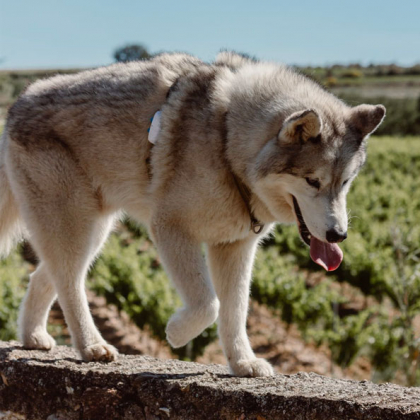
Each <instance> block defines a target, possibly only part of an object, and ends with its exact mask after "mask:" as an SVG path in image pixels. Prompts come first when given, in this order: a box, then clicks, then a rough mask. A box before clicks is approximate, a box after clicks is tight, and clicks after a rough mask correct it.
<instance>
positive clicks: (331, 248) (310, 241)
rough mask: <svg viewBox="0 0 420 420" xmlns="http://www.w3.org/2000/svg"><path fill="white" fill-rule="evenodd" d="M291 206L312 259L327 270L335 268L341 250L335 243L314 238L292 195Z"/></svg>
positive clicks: (341, 259)
mask: <svg viewBox="0 0 420 420" xmlns="http://www.w3.org/2000/svg"><path fill="white" fill-rule="evenodd" d="M292 197H293V206H294V208H295V214H296V218H297V224H298V227H299V234H300V237H301V238H302V240H303V242H305V244H306V245H308V246H309V247H310V248H311V250H310V255H311V258H312V260H313V261H314V262H315V263H317V264H319V265H320V266H321V267H323V268H325V270H327V271H333V270H336V269H337V268H338V267H339V266H340V264H341V261H343V251H342V250H341V249H340V247H339V246H338V245H337V244H336V243H327V242H323V241H320V240H319V239H317V238H315V236H313V235H312V234H311V232H310V231H309V229H308V227H307V226H306V223H305V220H304V218H303V216H302V212H301V211H300V207H299V204H298V202H297V200H296V198H295V197H294V196H292Z"/></svg>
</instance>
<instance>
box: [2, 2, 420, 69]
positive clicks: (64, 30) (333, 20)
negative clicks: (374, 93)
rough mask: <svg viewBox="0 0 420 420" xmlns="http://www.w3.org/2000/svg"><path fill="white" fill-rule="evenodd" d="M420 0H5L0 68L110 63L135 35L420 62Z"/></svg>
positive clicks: (195, 48)
mask: <svg viewBox="0 0 420 420" xmlns="http://www.w3.org/2000/svg"><path fill="white" fill-rule="evenodd" d="M419 17H420V1H419V0H410V1H408V0H399V1H398V2H396V1H395V0H394V1H390V0H382V1H379V0H352V1H339V0H319V1H314V0H312V1H309V0H298V1H296V0H289V1H281V0H277V1H274V0H260V1H259V0H253V1H249V0H245V1H234V0H225V1H223V0H211V1H200V0H195V1H192V0H178V1H164V0H150V1H134V0H119V1H115V0H114V1H109V0H0V60H1V62H0V68H9V69H11V68H59V67H61V68H69V67H90V66H98V65H105V64H109V63H111V62H112V61H113V59H112V53H113V51H114V50H115V49H116V48H117V47H119V46H123V45H125V44H128V43H143V44H144V45H145V46H146V47H147V48H148V49H149V51H150V52H158V51H163V50H166V51H174V50H177V51H185V52H189V53H191V54H194V55H197V56H199V57H200V58H202V59H204V60H212V59H213V58H214V56H215V55H216V54H217V52H218V51H219V50H220V49H222V48H227V49H235V50H238V51H241V52H246V53H249V54H251V55H255V56H256V57H258V58H261V59H266V60H274V61H279V62H284V63H288V64H300V65H306V64H310V65H318V64H319V65H325V64H333V63H349V62H361V63H363V64H369V63H371V62H375V63H390V62H396V63H399V64H403V65H411V64H414V63H416V62H420V23H419Z"/></svg>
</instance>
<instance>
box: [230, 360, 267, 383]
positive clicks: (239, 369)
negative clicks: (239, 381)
mask: <svg viewBox="0 0 420 420" xmlns="http://www.w3.org/2000/svg"><path fill="white" fill-rule="evenodd" d="M230 369H231V371H232V373H233V374H234V375H236V376H251V377H253V378H255V377H258V376H273V375H274V371H273V367H272V366H271V365H270V363H268V362H267V361H266V360H265V359H257V358H254V359H248V360H239V361H238V362H236V363H235V364H234V365H231V366H230Z"/></svg>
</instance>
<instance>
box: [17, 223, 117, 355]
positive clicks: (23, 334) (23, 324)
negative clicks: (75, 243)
mask: <svg viewBox="0 0 420 420" xmlns="http://www.w3.org/2000/svg"><path fill="white" fill-rule="evenodd" d="M113 221H114V220H113V217H108V218H104V220H103V221H102V223H101V226H102V230H101V231H99V234H98V236H97V237H95V238H93V239H94V242H96V244H95V245H94V247H96V251H95V254H97V253H98V252H99V251H100V249H101V247H102V245H103V243H104V242H105V240H106V238H107V236H108V233H109V231H110V230H111V228H112V225H113ZM56 297H57V292H56V290H55V287H54V285H53V284H52V282H51V280H50V279H49V278H48V272H47V270H46V269H45V264H43V263H42V262H41V263H40V264H39V266H38V267H37V269H36V271H35V272H34V273H33V274H32V275H31V276H30V281H29V287H28V291H27V293H26V295H25V298H24V299H23V302H22V305H21V307H20V312H19V321H18V325H19V336H20V339H21V341H22V343H23V345H24V346H25V347H26V348H28V349H42V350H49V349H51V348H53V347H54V346H55V340H54V339H53V338H52V337H51V335H50V334H48V332H47V321H48V313H49V311H50V308H51V305H52V303H53V302H54V300H55V299H56Z"/></svg>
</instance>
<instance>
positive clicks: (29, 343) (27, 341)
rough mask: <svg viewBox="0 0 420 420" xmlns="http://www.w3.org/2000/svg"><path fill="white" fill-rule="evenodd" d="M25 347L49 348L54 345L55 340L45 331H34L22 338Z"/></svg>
mask: <svg viewBox="0 0 420 420" xmlns="http://www.w3.org/2000/svg"><path fill="white" fill-rule="evenodd" d="M23 346H24V347H25V348H26V349H37V350H51V349H53V348H54V347H55V340H54V338H52V337H51V336H50V335H49V334H48V333H47V331H36V332H33V333H32V334H28V335H27V336H25V337H24V338H23Z"/></svg>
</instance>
